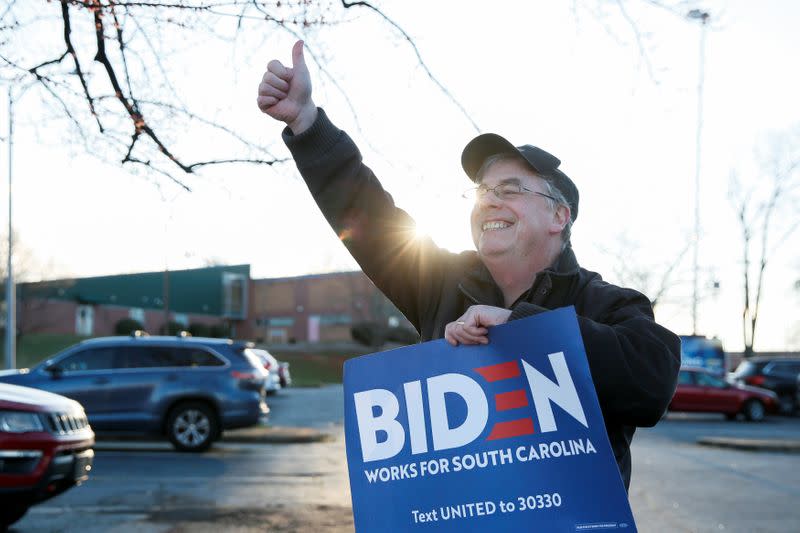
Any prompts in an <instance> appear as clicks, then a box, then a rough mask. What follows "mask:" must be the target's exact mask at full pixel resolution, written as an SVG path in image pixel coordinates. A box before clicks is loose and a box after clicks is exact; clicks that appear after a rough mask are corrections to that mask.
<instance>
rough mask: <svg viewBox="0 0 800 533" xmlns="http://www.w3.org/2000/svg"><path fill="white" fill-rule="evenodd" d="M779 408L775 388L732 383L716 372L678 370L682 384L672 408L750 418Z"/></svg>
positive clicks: (671, 404) (673, 400) (756, 417)
mask: <svg viewBox="0 0 800 533" xmlns="http://www.w3.org/2000/svg"><path fill="white" fill-rule="evenodd" d="M777 409H778V397H777V396H776V395H775V393H774V392H772V391H768V390H766V389H760V388H758V387H751V386H748V385H741V384H739V383H729V382H727V381H725V380H724V379H722V378H720V377H717V376H715V375H713V374H712V373H710V372H708V371H706V370H701V369H696V368H682V369H681V370H680V372H679V373H678V387H677V389H676V390H675V395H674V396H673V397H672V402H670V404H669V410H670V411H686V412H696V413H723V414H724V415H725V417H726V418H727V419H728V420H734V419H735V418H736V417H737V416H738V415H739V414H742V415H744V417H745V418H746V419H747V420H752V421H756V422H757V421H761V420H763V419H764V416H765V415H766V414H767V413H774V412H776V411H777Z"/></svg>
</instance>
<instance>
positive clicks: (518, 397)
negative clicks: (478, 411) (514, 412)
mask: <svg viewBox="0 0 800 533" xmlns="http://www.w3.org/2000/svg"><path fill="white" fill-rule="evenodd" d="M494 403H495V410H496V411H508V410H509V409H516V408H517V407H525V406H526V405H528V397H527V396H525V391H524V390H523V389H519V390H512V391H511V392H501V393H499V394H495V395H494Z"/></svg>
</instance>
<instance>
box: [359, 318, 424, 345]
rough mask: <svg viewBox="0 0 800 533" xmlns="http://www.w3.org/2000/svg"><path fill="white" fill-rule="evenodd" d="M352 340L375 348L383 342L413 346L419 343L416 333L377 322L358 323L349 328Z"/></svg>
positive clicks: (401, 327)
mask: <svg viewBox="0 0 800 533" xmlns="http://www.w3.org/2000/svg"><path fill="white" fill-rule="evenodd" d="M350 336H351V337H353V340H354V341H356V342H358V343H361V344H363V345H365V346H371V347H377V346H381V345H383V343H385V342H396V343H398V344H414V343H416V342H418V341H419V335H418V334H417V332H416V331H414V330H412V329H410V328H406V327H403V326H395V327H389V326H384V325H383V324H381V323H379V322H359V323H357V324H354V325H353V327H351V328H350Z"/></svg>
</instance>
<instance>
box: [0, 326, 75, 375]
mask: <svg viewBox="0 0 800 533" xmlns="http://www.w3.org/2000/svg"><path fill="white" fill-rule="evenodd" d="M87 338H88V337H81V336H79V335H56V334H45V333H39V334H30V335H23V336H22V337H21V338H20V339H18V340H17V368H30V367H32V366H35V365H37V364H39V363H40V362H42V361H44V360H45V359H47V358H48V357H50V356H51V355H54V354H56V353H58V352H60V351H61V350H63V349H64V348H67V347H69V346H72V345H73V344H75V343H78V342H80V341H82V340H85V339H87ZM0 352H2V354H3V357H2V366H5V360H6V359H5V357H6V354H5V352H6V349H5V344H3V347H2V349H0Z"/></svg>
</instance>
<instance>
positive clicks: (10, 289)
mask: <svg viewBox="0 0 800 533" xmlns="http://www.w3.org/2000/svg"><path fill="white" fill-rule="evenodd" d="M11 89H12V86H11V84H9V85H8V254H7V255H8V265H7V267H6V268H7V269H6V368H8V369H9V370H11V369H14V368H16V367H17V346H16V340H17V335H16V334H17V321H16V316H17V312H16V311H17V310H16V303H17V295H16V291H15V290H14V272H13V270H12V259H13V258H12V254H13V251H14V232H13V231H12V218H11V183H12V182H11V169H12V162H11V155H12V154H13V153H14V149H13V135H14V115H13V113H14V95H13V94H12V92H11Z"/></svg>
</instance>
